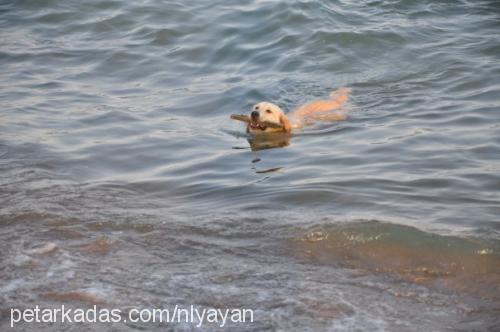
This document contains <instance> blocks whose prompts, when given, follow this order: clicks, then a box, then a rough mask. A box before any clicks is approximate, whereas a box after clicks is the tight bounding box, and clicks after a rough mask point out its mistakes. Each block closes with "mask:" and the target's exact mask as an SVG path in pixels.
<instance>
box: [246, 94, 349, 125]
mask: <svg viewBox="0 0 500 332" xmlns="http://www.w3.org/2000/svg"><path fill="white" fill-rule="evenodd" d="M349 92H350V90H349V89H348V88H339V89H337V90H335V91H333V92H332V93H331V94H330V99H326V100H317V101H313V102H310V103H307V104H304V105H302V106H300V107H299V108H297V109H295V110H294V111H292V112H291V113H290V115H289V116H287V115H285V113H284V112H283V110H282V109H281V108H280V107H279V106H278V105H275V104H273V103H269V102H260V103H258V104H255V105H254V106H253V108H252V111H251V113H250V121H249V122H248V124H247V133H250V134H262V133H282V134H283V133H284V134H290V133H291V132H292V130H293V129H298V128H302V127H303V126H305V125H309V124H311V123H313V122H315V121H341V120H345V119H346V115H345V114H344V113H342V112H335V111H337V110H339V109H340V108H341V107H342V106H343V105H344V104H345V102H346V101H347V100H348V98H349ZM266 124H267V125H266Z"/></svg>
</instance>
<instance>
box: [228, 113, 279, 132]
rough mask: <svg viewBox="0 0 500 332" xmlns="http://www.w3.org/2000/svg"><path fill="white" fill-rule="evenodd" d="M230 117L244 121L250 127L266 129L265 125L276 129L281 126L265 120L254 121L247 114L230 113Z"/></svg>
mask: <svg viewBox="0 0 500 332" xmlns="http://www.w3.org/2000/svg"><path fill="white" fill-rule="evenodd" d="M231 119H233V120H238V121H243V122H246V123H248V125H249V126H250V128H252V129H258V130H266V128H267V127H270V128H276V129H282V128H283V125H282V124H277V123H271V122H267V121H254V120H252V119H251V118H250V117H249V116H248V115H244V114H231Z"/></svg>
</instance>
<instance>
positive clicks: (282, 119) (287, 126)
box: [280, 114, 292, 133]
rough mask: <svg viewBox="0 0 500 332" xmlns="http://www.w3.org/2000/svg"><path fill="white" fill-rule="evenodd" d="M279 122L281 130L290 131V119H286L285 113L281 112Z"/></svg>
mask: <svg viewBox="0 0 500 332" xmlns="http://www.w3.org/2000/svg"><path fill="white" fill-rule="evenodd" d="M280 123H281V124H282V125H283V131H284V132H285V133H290V132H291V131H292V125H291V124H290V120H288V118H287V117H286V115H285V114H281V116H280Z"/></svg>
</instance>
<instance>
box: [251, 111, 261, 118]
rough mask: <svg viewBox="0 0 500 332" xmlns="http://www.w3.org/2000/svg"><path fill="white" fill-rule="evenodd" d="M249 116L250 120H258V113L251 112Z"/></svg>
mask: <svg viewBox="0 0 500 332" xmlns="http://www.w3.org/2000/svg"><path fill="white" fill-rule="evenodd" d="M250 115H251V116H252V119H258V118H259V112H257V111H253V112H252V113H251V114H250Z"/></svg>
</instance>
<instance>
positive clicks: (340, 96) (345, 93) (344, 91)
mask: <svg viewBox="0 0 500 332" xmlns="http://www.w3.org/2000/svg"><path fill="white" fill-rule="evenodd" d="M350 92H351V89H349V88H338V89H337V90H335V91H332V92H331V93H330V98H331V99H335V100H336V101H338V102H339V103H340V104H343V103H345V102H346V101H347V99H349V93H350Z"/></svg>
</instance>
